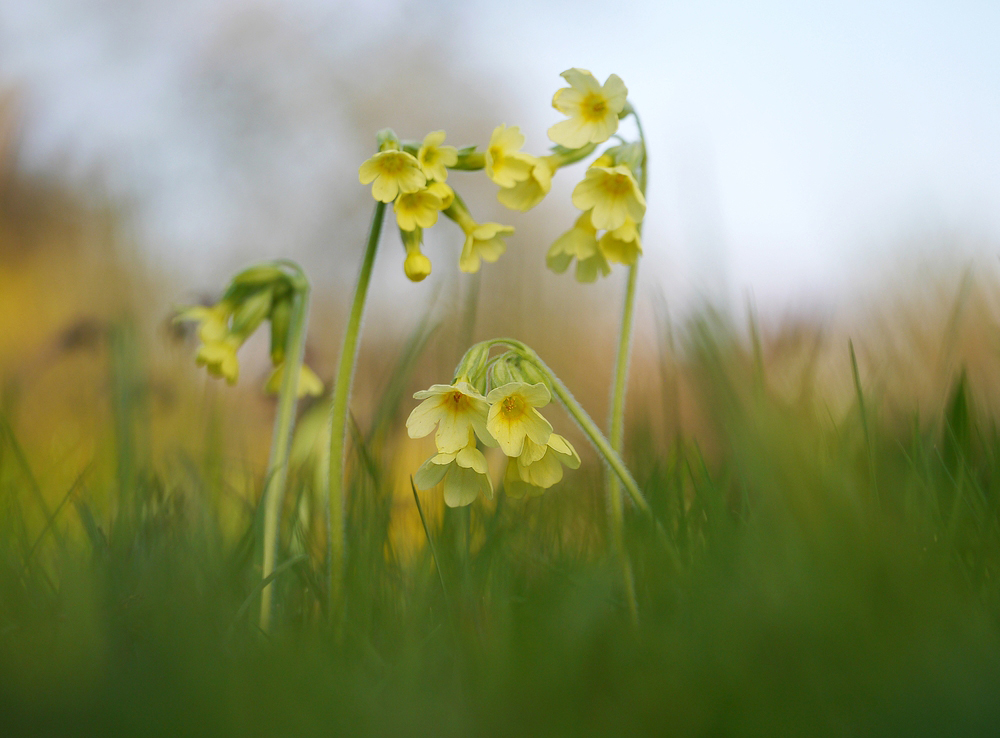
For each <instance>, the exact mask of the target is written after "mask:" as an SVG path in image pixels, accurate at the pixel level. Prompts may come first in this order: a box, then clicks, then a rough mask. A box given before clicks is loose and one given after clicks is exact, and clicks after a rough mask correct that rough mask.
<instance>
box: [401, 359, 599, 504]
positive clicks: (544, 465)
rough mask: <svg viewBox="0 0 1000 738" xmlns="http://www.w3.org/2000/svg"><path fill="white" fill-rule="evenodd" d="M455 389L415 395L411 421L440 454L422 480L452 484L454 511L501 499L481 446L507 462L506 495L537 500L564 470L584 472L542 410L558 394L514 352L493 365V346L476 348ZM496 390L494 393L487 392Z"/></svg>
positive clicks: (414, 432) (448, 491)
mask: <svg viewBox="0 0 1000 738" xmlns="http://www.w3.org/2000/svg"><path fill="white" fill-rule="evenodd" d="M455 375H456V378H455V379H454V380H453V382H452V383H451V384H436V385H433V386H432V387H430V389H427V390H422V391H420V392H417V393H416V394H414V396H413V397H414V398H415V399H417V400H421V403H420V404H419V405H417V407H416V408H414V409H413V412H411V413H410V416H409V418H408V419H407V421H406V429H407V432H408V434H409V436H410V437H411V438H423V437H424V436H427V435H429V434H430V433H431V432H432V431H435V428H436V432H435V435H434V443H435V446H436V448H437V453H436V454H435V455H434V456H432V457H431V458H429V459H428V460H427V461H426V462H424V464H423V465H422V466H421V467H420V469H419V470H417V473H416V474H415V475H414V478H413V481H414V484H415V485H416V486H417V487H418V488H419V489H423V490H427V489H431V488H432V487H434V486H436V485H437V484H439V483H442V482H443V485H444V501H445V504H446V505H448V506H449V507H461V506H464V505H469V504H471V503H472V502H474V501H475V500H476V498H477V497H479V495H480V494H483V495H485V496H486V497H489V498H492V497H493V482H492V480H491V479H490V476H489V472H488V469H487V465H486V457H485V456H484V455H483V452H482V451H481V450H480V449H479V447H478V445H479V443H482V445H484V446H487V447H491V448H495V447H499V448H500V450H501V451H503V453H504V454H505V455H506V456H507V468H506V471H505V473H504V482H503V484H504V491H505V492H506V494H507V495H509V496H510V497H515V498H519V497H524V496H537V495H541V494H542V493H544V491H545V490H546V489H548V488H549V487H551V486H552V485H554V484H555V483H557V482H558V481H560V480H561V479H562V475H563V471H562V467H563V466H567V467H569V468H571V469H576V468H578V467H579V466H580V457H579V456H578V455H577V453H576V450H575V449H574V448H573V446H572V445H571V444H570V442H569V441H567V440H566V439H565V438H563V437H562V436H560V435H559V434H557V433H555V432H553V430H552V425H551V424H550V423H549V421H548V420H546V419H545V418H544V417H543V416H542V414H541V413H540V412H539V408H542V407H545V405H547V404H548V403H549V401H550V400H551V398H552V395H551V393H550V391H549V389H548V387H547V386H546V384H545V382H543V381H533V380H538V379H540V377H539V376H538V375H537V372H532V371H531V368H530V367H527V366H521V364H520V361H519V360H518V359H517V357H516V356H514V355H513V354H505V355H503V356H501V357H499V358H497V359H493V360H492V361H491V360H490V359H489V347H488V346H483V345H482V344H480V345H477V346H474V347H473V348H472V349H470V350H469V352H468V353H467V354H466V356H465V357H464V358H463V360H462V362H461V363H460V364H459V366H458V369H456V372H455ZM487 390H488V391H487Z"/></svg>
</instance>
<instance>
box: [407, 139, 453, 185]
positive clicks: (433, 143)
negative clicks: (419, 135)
mask: <svg viewBox="0 0 1000 738" xmlns="http://www.w3.org/2000/svg"><path fill="white" fill-rule="evenodd" d="M444 137H445V134H444V131H432V132H431V133H428V134H427V135H426V136H424V141H423V144H422V145H421V146H420V149H419V150H418V151H417V161H418V162H419V163H420V171H422V172H423V173H424V176H425V177H427V179H428V180H433V181H435V182H444V181H445V180H446V179H448V167H453V166H455V164H457V163H458V149H456V148H455V147H454V146H442V145H441V144H443V143H444Z"/></svg>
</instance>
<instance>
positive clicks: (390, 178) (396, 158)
mask: <svg viewBox="0 0 1000 738" xmlns="http://www.w3.org/2000/svg"><path fill="white" fill-rule="evenodd" d="M358 179H359V180H360V181H361V184H365V185H366V184H368V183H370V182H374V184H372V197H374V198H375V199H376V200H378V201H379V202H392V201H393V200H395V199H396V196H397V195H398V194H399V193H400V192H416V191H417V190H419V189H421V188H422V187H423V186H424V185H425V184H426V183H427V177H426V176H424V173H423V172H422V171H421V170H420V162H418V161H417V158H416V157H415V156H413V154H408V153H406V152H405V151H398V150H396V149H386V150H385V151H380V152H379V153H377V154H375V156H373V157H372V158H371V159H368V160H367V161H366V162H365V163H364V164H362V165H361V167H360V168H359V169H358Z"/></svg>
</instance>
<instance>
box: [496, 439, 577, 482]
mask: <svg viewBox="0 0 1000 738" xmlns="http://www.w3.org/2000/svg"><path fill="white" fill-rule="evenodd" d="M524 446H525V449H524V452H523V453H522V454H521V455H520V456H518V457H517V458H516V459H509V460H508V462H507V472H506V474H505V475H504V490H505V491H506V492H507V494H508V496H510V497H514V498H518V497H524V496H525V495H528V496H532V497H536V496H538V495H540V494H542V492H544V491H545V490H547V489H548V488H549V487H551V486H552V485H554V484H556V483H557V482H559V481H560V480H561V479H562V477H563V470H562V468H563V466H567V467H569V468H570V469H579V468H580V457H579V456H578V455H577V453H576V449H574V448H573V445H572V444H571V443H570V442H569V441H567V440H566V439H565V438H563V437H562V436H560V435H559V434H558V433H553V434H551V435H550V436H549V440H548V442H547V443H546V444H545V445H544V446H540V445H538V444H536V443H535V442H534V441H532V440H530V439H525V441H524Z"/></svg>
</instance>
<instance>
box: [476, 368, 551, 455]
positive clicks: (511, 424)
mask: <svg viewBox="0 0 1000 738" xmlns="http://www.w3.org/2000/svg"><path fill="white" fill-rule="evenodd" d="M551 399H552V395H551V394H550V393H549V390H548V388H547V387H546V386H545V385H544V384H541V383H538V384H528V383H527V382H509V383H507V384H505V385H503V386H502V387H497V388H495V389H494V390H492V391H491V392H490V393H489V394H488V395H487V396H486V401H487V402H488V403H490V411H489V415H488V416H487V418H486V430H487V431H489V433H490V435H491V436H493V438H495V439H496V440H497V443H498V444H499V445H500V448H501V449H502V450H503V452H504V453H505V454H507V456H520V455H521V452H522V451H523V450H524V445H525V443H524V442H525V439H526V438H529V439H531V440H532V441H534V442H535V443H536V444H539V445H545V444H546V443H548V440H549V436H550V435H551V434H552V425H551V424H550V423H549V421H547V420H546V419H545V418H543V417H542V414H541V413H539V412H538V410H537V408H540V407H544V406H545V405H548V404H549V400H551Z"/></svg>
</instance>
